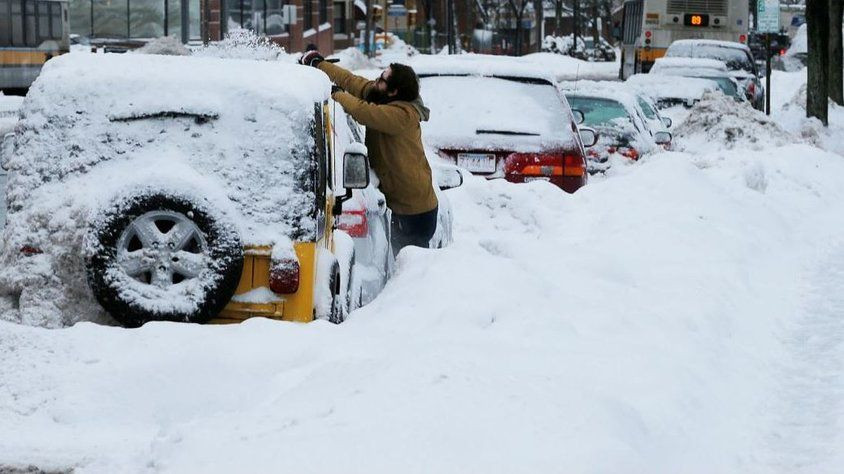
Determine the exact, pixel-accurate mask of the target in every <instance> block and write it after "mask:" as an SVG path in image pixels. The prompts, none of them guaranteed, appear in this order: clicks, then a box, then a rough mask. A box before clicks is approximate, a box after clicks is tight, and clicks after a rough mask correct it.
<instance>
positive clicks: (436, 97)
mask: <svg viewBox="0 0 844 474" xmlns="http://www.w3.org/2000/svg"><path fill="white" fill-rule="evenodd" d="M412 66H413V67H414V69H415V70H416V72H417V74H418V75H419V79H420V87H421V95H422V98H423V99H424V100H425V102H426V105H427V106H428V107H430V108H431V110H432V113H431V118H430V120H429V121H428V122H423V125H422V127H423V139H424V140H425V142H426V144H427V145H428V146H430V147H432V148H434V149H435V150H436V151H437V153H438V154H439V155H440V156H441V157H443V158H444V159H446V160H449V161H451V162H453V163H455V164H456V165H457V166H460V167H462V168H465V169H466V170H468V171H470V172H472V173H473V174H476V175H480V176H484V177H487V178H504V179H506V180H507V181H510V182H513V183H523V182H528V181H536V180H543V181H550V182H551V183H553V184H555V185H557V186H559V187H560V188H562V189H564V190H565V191H567V192H570V193H573V192H575V191H576V190H577V189H579V188H580V187H581V186H583V185H585V184H586V181H587V176H588V174H587V172H586V160H585V154H584V150H583V146H584V142H586V145H587V146H591V145H592V144H594V142H595V141H596V135H595V132H594V130H591V129H583V130H580V131H578V127H577V124H576V121H575V117H574V115H573V114H572V111H571V109H570V108H569V105H568V102H566V98H565V97H564V96H563V95H562V94H561V93H560V91H559V90H558V89H557V86H556V84H555V82H554V79H553V78H552V77H549V76H547V75H546V74H545V73H544V72H542V71H541V70H538V69H536V68H535V67H534V66H529V65H525V64H523V63H517V62H515V61H514V60H513V58H506V57H497V56H483V55H466V56H461V57H446V58H440V57H426V58H422V59H419V60H416V61H414V62H413V63H412ZM581 134H582V135H583V138H581Z"/></svg>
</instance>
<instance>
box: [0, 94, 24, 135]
mask: <svg viewBox="0 0 844 474" xmlns="http://www.w3.org/2000/svg"><path fill="white" fill-rule="evenodd" d="M22 103H23V97H21V96H16V95H3V92H2V91H0V140H2V139H3V136H4V135H5V134H7V133H9V132H12V131H13V130H14V128H15V125H16V124H17V123H18V110H19V109H20V107H21V104H22Z"/></svg>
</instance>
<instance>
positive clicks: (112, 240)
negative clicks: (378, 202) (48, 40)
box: [0, 54, 369, 327]
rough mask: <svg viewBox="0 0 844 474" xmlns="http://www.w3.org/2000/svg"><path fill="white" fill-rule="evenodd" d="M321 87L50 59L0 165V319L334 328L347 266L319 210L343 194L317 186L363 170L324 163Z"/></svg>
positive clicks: (240, 73)
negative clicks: (1, 173) (329, 324)
mask: <svg viewBox="0 0 844 474" xmlns="http://www.w3.org/2000/svg"><path fill="white" fill-rule="evenodd" d="M164 71H166V74H165V73H164ZM245 76H248V77H250V80H249V81H244V80H243V77H245ZM280 78H281V79H280ZM185 84H190V87H187V88H186V87H184V85H185ZM330 90H331V89H330V83H329V81H328V80H327V79H326V77H325V76H324V75H323V74H322V73H321V72H319V71H317V70H315V69H310V68H302V67H298V66H294V65H287V64H281V63H278V62H257V61H255V62H253V61H243V60H223V59H217V58H196V57H175V56H157V55H113V54H100V55H65V56H62V57H59V58H55V59H53V60H51V61H49V62H48V63H47V65H46V66H45V68H44V70H43V72H42V73H41V75H40V76H39V78H38V79H37V80H36V82H35V83H34V84H33V86H32V88H31V89H30V92H29V96H28V97H27V100H26V101H25V102H24V106H23V108H22V110H21V121H20V123H19V125H18V127H17V128H16V132H15V135H14V138H13V145H12V147H13V152H12V153H10V154H6V153H4V158H5V159H4V166H5V168H6V169H8V170H9V183H8V193H7V197H8V210H9V214H8V216H7V217H8V222H7V226H6V228H5V229H4V240H5V242H6V246H5V248H4V249H3V250H2V254H0V261H2V262H3V265H2V268H0V298H3V299H6V300H7V301H6V302H0V303H2V304H0V308H4V309H6V311H11V312H13V313H14V314H12V315H11V316H10V315H9V314H6V315H4V316H3V317H4V318H5V319H10V318H18V319H19V320H35V319H38V318H41V319H44V318H48V317H52V316H47V315H58V319H57V320H50V322H48V323H46V324H48V325H62V324H71V323H73V322H75V321H77V320H79V318H80V317H83V318H85V319H88V318H91V319H96V320H100V321H109V319H108V318H107V317H106V316H105V314H106V313H107V314H108V315H110V316H111V317H112V318H113V320H115V321H117V322H119V323H121V324H123V325H125V326H130V327H132V326H139V325H142V324H144V323H146V322H148V321H162V320H164V321H180V322H196V323H203V322H208V321H215V322H238V321H242V320H244V319H247V318H250V317H254V316H264V317H268V318H275V319H283V320H289V321H302V322H305V321H311V320H313V319H314V318H324V319H327V320H330V321H333V322H340V321H342V320H343V318H344V317H345V314H346V312H347V310H348V308H347V306H346V301H348V299H349V298H348V295H347V294H343V293H342V292H341V289H343V288H349V285H348V284H347V282H348V281H351V280H352V278H353V275H352V274H353V272H354V268H353V267H352V266H351V265H350V264H349V263H350V262H353V261H354V256H353V245H352V242H351V239H349V238H348V237H347V236H345V235H344V234H343V233H342V232H335V231H334V213H333V210H334V209H336V208H337V207H338V203H340V202H342V200H344V199H347V198H349V197H351V196H350V194H349V193H346V194H341V193H340V192H339V190H338V189H336V186H335V183H334V180H333V176H334V175H335V174H336V173H342V176H343V185H344V187H345V188H346V189H347V190H351V189H363V188H365V187H366V186H367V185H368V178H369V174H368V170H369V167H368V163H367V158H366V155H365V154H363V153H362V152H363V151H364V150H363V149H362V148H361V147H357V148H356V149H354V148H347V149H346V153H345V156H344V160H343V161H344V163H343V169H342V170H340V169H335V166H334V162H333V160H331V159H330V157H331V153H332V152H333V150H332V141H331V140H330V138H329V133H330V127H331V114H330V113H329V110H328V106H327V99H328V97H329V93H330ZM9 308H11V309H9ZM40 323H41V324H44V322H40Z"/></svg>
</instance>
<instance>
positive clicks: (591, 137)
mask: <svg viewBox="0 0 844 474" xmlns="http://www.w3.org/2000/svg"><path fill="white" fill-rule="evenodd" d="M580 141H581V142H583V146H584V147H585V148H589V147H592V146H595V144H596V143H598V132H596V131H595V130H593V129H591V128H585V127H584V128H581V129H580Z"/></svg>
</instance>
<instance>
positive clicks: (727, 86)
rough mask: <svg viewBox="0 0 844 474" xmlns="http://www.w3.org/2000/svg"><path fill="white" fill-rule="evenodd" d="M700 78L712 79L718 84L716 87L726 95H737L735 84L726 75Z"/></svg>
mask: <svg viewBox="0 0 844 474" xmlns="http://www.w3.org/2000/svg"><path fill="white" fill-rule="evenodd" d="M702 79H709V80H711V81H714V82H715V83H716V84H718V89H719V90H720V91H721V92H723V93H724V95H726V96H727V97H736V96H737V95H738V89H737V88H736V84H735V83H734V82H733V81H731V80H730V78H728V77H703V78H702Z"/></svg>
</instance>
